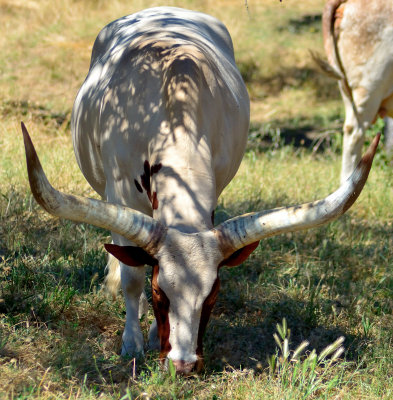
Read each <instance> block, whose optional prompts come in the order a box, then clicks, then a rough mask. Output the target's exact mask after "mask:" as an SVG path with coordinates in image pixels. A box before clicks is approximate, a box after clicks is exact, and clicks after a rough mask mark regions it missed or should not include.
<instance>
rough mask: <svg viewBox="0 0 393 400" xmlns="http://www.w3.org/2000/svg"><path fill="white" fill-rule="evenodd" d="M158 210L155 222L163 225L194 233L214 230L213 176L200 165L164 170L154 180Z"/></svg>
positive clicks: (214, 198)
mask: <svg viewBox="0 0 393 400" xmlns="http://www.w3.org/2000/svg"><path fill="white" fill-rule="evenodd" d="M153 186H154V190H155V191H156V193H157V194H156V196H157V203H156V205H157V208H156V209H155V210H153V216H154V218H155V219H158V220H160V221H162V222H163V223H164V224H165V226H168V227H171V228H176V229H178V230H180V231H182V232H187V233H193V232H198V231H205V230H208V229H211V228H212V227H213V222H212V212H213V210H214V208H215V206H216V191H215V181H214V176H213V174H212V173H211V172H210V174H209V173H207V172H206V171H204V170H203V166H201V167H200V168H199V170H197V167H196V166H195V167H194V166H192V165H188V166H183V167H182V168H175V167H165V165H163V167H162V169H161V171H160V174H157V178H156V179H155V180H154V185H153Z"/></svg>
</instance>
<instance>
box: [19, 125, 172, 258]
mask: <svg viewBox="0 0 393 400" xmlns="http://www.w3.org/2000/svg"><path fill="white" fill-rule="evenodd" d="M21 126H22V132H23V140H24V144H25V151H26V163H27V171H28V175H29V182H30V188H31V191H32V192H33V195H34V197H35V199H36V200H37V202H38V203H39V204H40V205H41V206H42V207H43V208H44V209H45V210H46V211H47V212H48V213H50V214H53V215H56V216H58V217H61V218H66V219H70V220H72V221H76V222H85V223H88V224H91V225H95V226H98V227H100V228H104V229H108V230H110V231H113V232H116V233H118V234H119V235H122V236H124V237H125V238H127V239H129V240H131V241H133V242H134V243H135V244H136V245H138V246H139V247H141V248H143V249H144V250H146V251H147V252H148V253H149V254H151V255H154V254H155V252H156V250H157V246H158V245H159V242H160V240H161V239H162V236H163V235H165V232H166V228H165V227H164V226H163V225H162V224H161V223H160V222H158V221H156V220H154V219H153V218H151V217H149V216H148V215H145V214H143V213H141V212H139V211H136V210H133V209H131V208H128V207H123V206H120V205H117V204H111V203H106V202H104V201H100V200H95V199H90V198H87V197H80V196H74V195H70V194H66V193H62V192H59V191H58V190H56V189H54V188H53V187H52V185H51V184H50V183H49V181H48V179H47V177H46V175H45V173H44V171H43V169H42V166H41V163H40V160H39V159H38V156H37V153H36V151H35V148H34V145H33V143H32V141H31V139H30V135H29V133H28V132H27V129H26V127H25V125H24V123H23V122H22V123H21Z"/></svg>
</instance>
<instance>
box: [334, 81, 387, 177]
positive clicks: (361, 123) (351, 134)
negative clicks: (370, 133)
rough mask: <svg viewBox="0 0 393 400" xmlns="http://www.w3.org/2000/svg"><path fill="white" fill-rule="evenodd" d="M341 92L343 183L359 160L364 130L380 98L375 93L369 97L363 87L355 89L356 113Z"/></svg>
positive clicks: (376, 112) (347, 98)
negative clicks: (343, 116)
mask: <svg viewBox="0 0 393 400" xmlns="http://www.w3.org/2000/svg"><path fill="white" fill-rule="evenodd" d="M340 88H341V86H340ZM341 94H342V97H343V100H344V105H345V122H344V138H343V154H342V167H341V183H344V182H345V181H346V180H347V179H348V178H349V177H350V176H351V174H352V172H353V171H354V169H355V167H356V165H357V164H358V162H359V161H360V158H361V155H362V148H363V144H364V139H365V133H366V130H367V129H368V128H369V126H370V125H371V123H372V122H373V121H374V119H375V117H376V116H377V114H378V110H379V106H380V102H381V99H380V98H378V97H377V96H376V95H374V96H373V97H369V96H368V92H367V91H366V90H365V89H363V88H358V89H355V90H354V91H353V99H354V102H355V104H356V111H357V115H356V113H355V111H354V109H353V106H352V103H351V100H350V99H349V97H348V96H347V95H346V94H345V93H344V91H343V90H341Z"/></svg>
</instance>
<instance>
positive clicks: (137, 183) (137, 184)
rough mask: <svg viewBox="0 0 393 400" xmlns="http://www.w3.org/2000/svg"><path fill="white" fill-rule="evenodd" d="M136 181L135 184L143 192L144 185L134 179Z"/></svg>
mask: <svg viewBox="0 0 393 400" xmlns="http://www.w3.org/2000/svg"><path fill="white" fill-rule="evenodd" d="M134 183H135V186H136V189H137V190H138V192H140V193H143V189H142V186H141V185H140V183H139V182H138V181H137V180H136V179H134Z"/></svg>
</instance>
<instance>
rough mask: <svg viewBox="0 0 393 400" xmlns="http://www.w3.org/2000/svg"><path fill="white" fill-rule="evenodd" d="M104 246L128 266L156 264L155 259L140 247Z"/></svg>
mask: <svg viewBox="0 0 393 400" xmlns="http://www.w3.org/2000/svg"><path fill="white" fill-rule="evenodd" d="M104 247H105V249H106V251H107V252H108V253H111V254H112V255H113V256H114V257H116V258H117V259H118V260H119V261H121V262H122V263H123V264H126V265H129V266H130V267H139V266H143V265H151V266H153V265H155V264H157V260H156V259H155V258H153V257H152V256H150V255H149V254H148V253H147V252H146V251H145V250H143V249H141V248H140V247H135V246H118V245H116V244H104Z"/></svg>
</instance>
